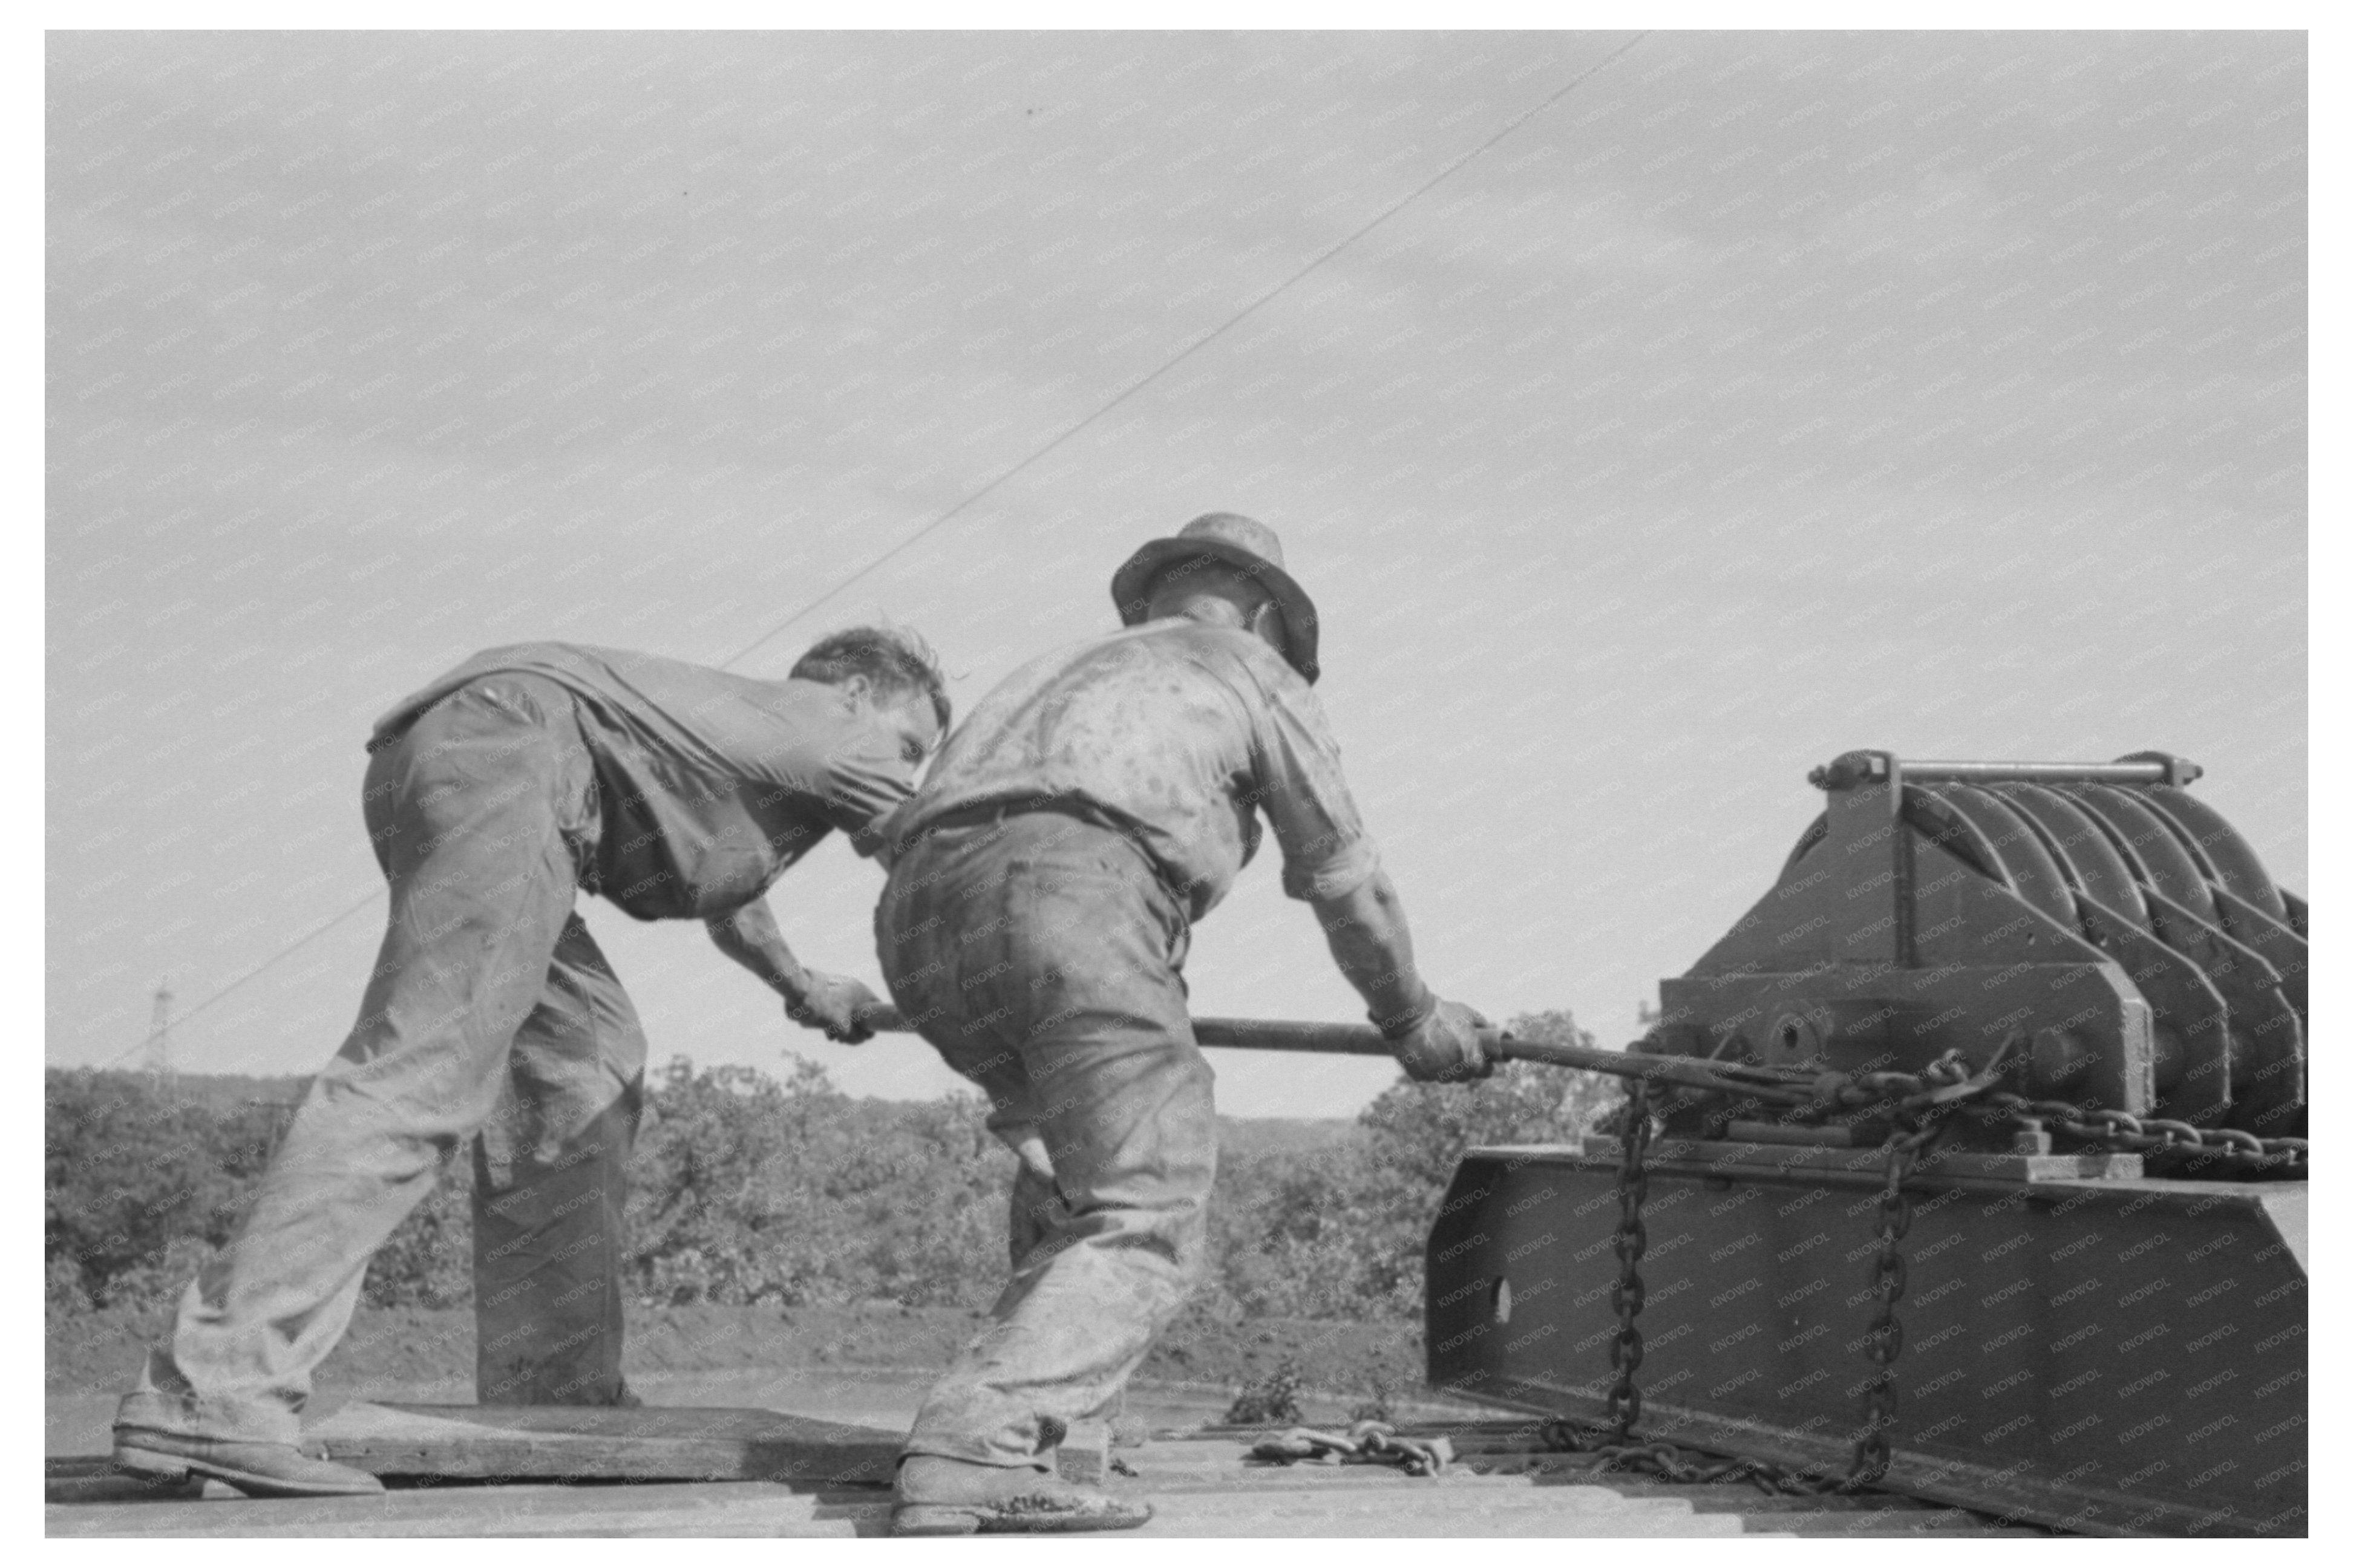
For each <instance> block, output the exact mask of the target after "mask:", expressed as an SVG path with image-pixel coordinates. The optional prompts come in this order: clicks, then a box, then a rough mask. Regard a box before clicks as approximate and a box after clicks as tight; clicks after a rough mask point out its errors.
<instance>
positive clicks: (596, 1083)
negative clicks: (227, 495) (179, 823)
mask: <svg viewBox="0 0 2353 1568" xmlns="http://www.w3.org/2000/svg"><path fill="white" fill-rule="evenodd" d="M364 812H365V816H366V820H367V826H368V833H369V836H370V837H371V839H372V840H373V842H374V844H375V852H376V858H377V860H378V862H379V863H380V864H381V865H382V867H383V868H384V872H385V878H386V879H387V880H388V882H389V883H390V889H391V910H390V918H389V920H388V922H387V926H386V929H385V937H384V944H383V947H382V949H381V951H380V953H379V955H378V957H377V960H376V965H375V972H374V973H373V974H372V975H371V976H370V978H369V982H368V986H367V992H366V995H365V998H364V1001H363V1002H362V1004H361V1008H360V1016H359V1021H358V1023H357V1024H356V1025H355V1026H353V1029H352V1032H351V1035H350V1037H348V1038H347V1039H345V1040H344V1042H343V1048H342V1050H341V1051H339V1052H338V1053H337V1054H336V1057H335V1059H334V1060H333V1061H332V1062H331V1063H329V1064H328V1066H327V1068H326V1069H325V1070H324V1071H322V1072H321V1073H320V1074H319V1076H318V1078H317V1079H315V1080H313V1082H312V1084H311V1089H310V1091H309V1093H308V1094H307V1095H306V1096H305V1097H304V1099H303V1100H302V1103H301V1107H300V1109H299V1110H297V1111H296V1113H295V1116H294V1120H293V1121H292V1123H291V1125H290V1126H289V1128H288V1129H287V1131H286V1134H285V1137H284V1138H283V1140H282V1141H281V1142H280V1144H279V1147H278V1150H277V1152H275V1154H273V1155H272V1157H271V1159H270V1162H269V1168H268V1169H267V1170H266V1171H265V1172H264V1173H263V1174H262V1177H261V1180H260V1183H259V1186H258V1187H257V1189H256V1191H255V1192H254V1194H253V1197H252V1200H251V1204H250V1206H249V1207H248V1210H247V1211H246V1214H245V1215H244V1217H243V1219H242V1220H241V1221H240V1223H239V1224H238V1226H237V1232H236V1235H235V1237H233V1239H232V1240H231V1241H230V1243H229V1245H228V1246H227V1247H226V1248H225V1249H223V1251H222V1252H221V1253H220V1254H219V1255H218V1256H217V1257H216V1258H213V1259H212V1260H211V1261H210V1262H209V1263H207V1264H206V1267H205V1268H204V1269H203V1270H202V1272H201V1273H200V1274H199V1275H198V1276H197V1278H196V1279H195V1283H194V1284H192V1285H190V1286H189V1287H188V1289H187V1292H186V1294H185V1296H183V1297H182V1299H181V1301H180V1307H179V1316H178V1319H177V1321H176V1322H175V1324H174V1329H173V1334H172V1341H171V1343H170V1344H169V1345H168V1346H164V1347H158V1348H156V1349H154V1350H153V1351H152V1352H150V1353H149V1355H148V1360H147V1367H146V1371H145V1373H144V1374H143V1375H142V1378H141V1380H140V1384H139V1386H138V1388H137V1390H136V1391H134V1392H133V1393H132V1394H131V1395H130V1396H128V1397H127V1398H126V1399H125V1400H124V1401H123V1406H122V1411H121V1415H118V1417H117V1420H118V1422H120V1423H123V1424H128V1425H133V1426H149V1427H153V1428H157V1429H160V1430H164V1431H170V1432H179V1433H185V1434H187V1435H191V1436H210V1437H221V1438H243V1439H248V1440H259V1441H267V1442H290V1441H292V1440H293V1439H294V1437H295V1435H296V1433H297V1430H298V1417H299V1415H300V1413H301V1409H302V1406H303V1404H304V1402H305V1401H306V1400H307V1398H308V1397H309V1394H310V1391H311V1374H312V1373H313V1372H314V1371H315V1370H316V1369H317V1367H318V1365H319V1363H321V1362H322V1361H324V1360H325V1359H326V1357H327V1354H328V1352H330V1351H332V1349H333V1348H334V1346H335V1342H337V1341H338V1340H339V1339H341V1338H342V1337H343V1331H344V1329H345V1328H346V1327H347V1326H348V1325H349V1323H350V1321H351V1315H352V1310H353V1307H354V1305H356V1303H357V1301H358V1299H359V1293H360V1286H361V1283H362V1280H363V1279H364V1276H365V1274H366V1270H367V1265H368V1259H369V1258H370V1257H371V1256H372V1255H373V1254H374V1253H375V1250H376V1248H377V1247H381V1246H382V1245H383V1244H384V1242H385V1238H386V1237H389V1236H390V1235H391V1234H392V1232H393V1230H394V1228H395V1227H396V1226H398V1225H399V1224H400V1222H401V1221H402V1219H404V1218H406V1216H407V1215H408V1213H409V1211H410V1210H411V1209H413V1208H415V1207H416V1206H417V1204H418V1203H419V1202H421V1201H422V1200H423V1199H424V1197H425V1196H426V1194H427V1193H429V1192H430V1191H431V1190H432V1187H433V1184H434V1183H435V1181H436V1180H438V1177H439V1175H440V1173H441V1171H442V1169H443V1167H444V1166H445V1165H446V1164H447V1163H448V1161H449V1160H450V1159H451V1158H452V1157H453V1156H454V1155H455V1153H456V1152H457V1150H458V1148H459V1144H461V1143H463V1142H466V1141H467V1140H469V1139H475V1146H474V1152H473V1153H474V1161H475V1189H474V1256H475V1280H474V1289H475V1303H476V1375H477V1385H478V1388H477V1392H478V1394H479V1396H480V1399H481V1400H482V1401H483V1402H484V1403H485V1404H510V1405H512V1404H543V1403H555V1404H603V1403H609V1402H611V1401H612V1400H614V1399H615V1398H617V1396H618V1394H619V1392H620V1350H621V1289H620V1264H621V1257H620V1246H621V1217H622V1210H623V1206H624V1204H625V1201H626V1195H627V1194H626V1188H625V1185H624V1175H623V1168H624V1165H625V1163H626V1162H627V1160H628V1153H629V1148H630V1144H631V1142H632V1140H633V1139H634V1137H635V1134H636V1131H637V1124H638V1112H639V1108H640V1106H641V1104H642V1101H643V1094H644V1065H645V1036H644V1034H643V1032H642V1031H641V1030H640V1029H639V1027H638V1020H637V1016H636V1014H635V1012H634V1011H633V1009H632V1008H631V1007H630V1005H629V999H628V994H626V993H625V992H623V991H622V989H621V985H620V982H619V981H618V980H617V979H616V978H615V976H614V974H613V972H612V969H611V967H610V966H609V965H608V964H607V963H606V962H605V958H604V955H603V954H602V953H601V952H598V951H597V948H596V942H595V941H594V940H593V939H592V938H591V937H590V935H589V933H588V928H587V927H586V925H584V924H582V923H581V921H580V919H579V917H578V916H577V915H576V914H575V913H574V912H573V898H574V893H575V889H576V886H577V882H578V864H579V863H578V861H577V859H576V858H575V856H576V855H577V854H579V853H583V852H585V850H584V847H585V846H590V845H593V844H594V842H595V836H596V828H597V824H596V786H595V775H594V772H593V768H592V764H591V762H590V759H589V757H588V755H587V753H586V750H585V748H584V746H583V744H582V742H581V738H580V731H579V726H578V723H577V721H576V718H575V710H574V708H573V703H572V699H571V697H570V695H569V694H568V693H567V692H565V689H563V688H562V687H561V686H558V685H556V684H555V683H554V682H553V681H549V680H545V679H541V678H538V677H535V676H527V675H498V676H485V677H483V678H482V679H480V680H477V681H475V682H473V683H472V684H470V685H469V686H466V687H464V688H462V689H459V691H457V692H455V693H453V694H452V695H451V696H449V697H448V698H447V699H445V700H442V701H441V702H439V703H438V704H436V705H435V706H434V707H432V708H430V709H428V710H427V711H426V712H425V713H424V714H423V715H422V716H421V717H419V718H418V719H417V721H416V723H415V724H414V725H413V726H411V728H410V729H409V730H408V731H407V732H406V734H405V735H403V736H402V737H401V738H400V739H399V740H397V741H396V742H393V743H392V744H391V745H389V746H386V747H385V748H384V749H382V750H380V751H378V752H376V754H375V757H374V758H373V759H372V760H371V762H370V763H369V766H368V771H367V783H366V789H365V795H364ZM478 1134H479V1137H477V1135H478Z"/></svg>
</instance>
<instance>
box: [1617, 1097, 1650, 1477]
mask: <svg viewBox="0 0 2353 1568" xmlns="http://www.w3.org/2000/svg"><path fill="white" fill-rule="evenodd" d="M1650 1144H1651V1095H1650V1085H1648V1084H1646V1083H1645V1082H1643V1081H1642V1080H1641V1079H1639V1078H1638V1079H1634V1080H1633V1081H1632V1082H1630V1083H1629V1084H1628V1085H1627V1086H1626V1114H1625V1118H1624V1120H1623V1121H1621V1123H1620V1129H1619V1135H1618V1145H1619V1155H1618V1234H1617V1236H1616V1237H1615V1238H1614V1246H1615V1248H1616V1250H1617V1253H1618V1282H1617V1283H1616V1284H1614V1285H1612V1286H1611V1287H1610V1288H1609V1305H1610V1308H1611V1310H1614V1311H1615V1312H1616V1313H1617V1314H1618V1333H1617V1335H1616V1337H1615V1338H1613V1339H1612V1340H1610V1342H1609V1366H1610V1370H1611V1371H1613V1372H1615V1373H1617V1374H1618V1377H1617V1381H1616V1382H1614V1383H1613V1384H1610V1387H1609V1427H1610V1430H1611V1431H1612V1432H1613V1433H1615V1434H1616V1435H1617V1440H1618V1441H1619V1442H1620V1443H1624V1442H1627V1441H1629V1440H1630V1438H1631V1436H1632V1435H1633V1430H1634V1424H1635V1423H1636V1422H1638V1421H1640V1420H1641V1418H1642V1392H1641V1389H1639V1388H1637V1387H1635V1386H1634V1373H1636V1372H1638V1371H1640V1370H1641V1365H1642V1331H1641V1329H1640V1328H1638V1327H1636V1326H1635V1323H1634V1320H1635V1318H1637V1317H1638V1316H1640V1315H1641V1310H1642V1268H1641V1264H1642V1254H1643V1252H1644V1251H1645V1250H1647V1249H1648V1247H1650V1237H1649V1236H1648V1235H1647V1234H1646V1233H1645V1232H1644V1231H1643V1229H1642V1200H1643V1199H1644V1198H1646V1197H1648V1196H1649V1195H1650V1191H1651V1174H1650V1172H1649V1170H1648V1169H1647V1168H1646V1167H1645V1166H1644V1165H1643V1163H1642V1155H1643V1152H1644V1151H1646V1150H1647V1149H1649V1147H1650Z"/></svg>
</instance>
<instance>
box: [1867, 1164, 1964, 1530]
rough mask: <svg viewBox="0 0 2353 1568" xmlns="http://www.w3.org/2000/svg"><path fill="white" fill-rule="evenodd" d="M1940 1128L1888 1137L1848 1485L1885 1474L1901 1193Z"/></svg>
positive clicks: (1907, 1215)
mask: <svg viewBox="0 0 2353 1568" xmlns="http://www.w3.org/2000/svg"><path fill="white" fill-rule="evenodd" d="M1939 1131H1942V1126H1941V1124H1936V1125H1931V1126H1928V1127H1925V1128H1921V1129H1919V1130H1917V1131H1911V1132H1905V1133H1901V1134H1899V1135H1897V1136H1896V1137H1894V1138H1893V1139H1891V1140H1889V1141H1888V1144H1887V1166H1886V1180H1885V1182H1884V1183H1883V1184H1882V1186H1881V1187H1880V1189H1879V1253H1878V1256H1877V1257H1876V1258H1873V1260H1872V1265H1871V1294H1872V1300H1873V1303H1874V1305H1873V1308H1872V1314H1871V1326H1870V1327H1869V1328H1867V1329H1865V1330H1864V1331H1863V1334H1862V1353H1863V1357H1864V1359H1865V1360H1867V1361H1869V1362H1870V1363H1871V1364H1872V1373H1871V1381H1870V1382H1869V1383H1868V1384H1865V1385H1864V1386H1863V1391H1862V1412H1863V1415H1862V1434H1861V1435H1860V1436H1857V1437H1856V1438H1855V1440H1854V1458H1853V1460H1852V1463H1850V1464H1849V1465H1848V1467H1847V1477H1846V1479H1847V1482H1848V1484H1849V1485H1851V1486H1857V1487H1867V1486H1874V1485H1876V1484H1877V1483H1878V1482H1879V1480H1880V1479H1881V1478H1883V1477H1884V1476H1885V1475H1886V1474H1887V1462H1888V1459H1889V1458H1890V1457H1891V1456H1890V1452H1889V1449H1888V1443H1887V1434H1888V1433H1889V1432H1890V1431H1891V1430H1893V1429H1894V1426H1895V1358H1896V1357H1897V1356H1900V1355H1902V1354H1903V1353H1904V1324H1903V1323H1902V1321H1899V1320H1898V1319H1897V1318H1896V1316H1895V1303H1896V1302H1898V1301H1900V1300H1903V1299H1904V1284H1905V1268H1904V1237H1905V1232H1907V1231H1909V1230H1910V1229H1911V1228H1912V1200H1911V1198H1909V1197H1908V1196H1906V1195H1905V1191H1904V1180H1905V1177H1906V1176H1909V1175H1910V1174H1911V1173H1912V1168H1913V1167H1914V1166H1915V1165H1916V1164H1918V1163H1919V1162H1920V1154H1921V1152H1922V1151H1923V1150H1925V1149H1926V1148H1927V1146H1928V1145H1929V1144H1931V1143H1933V1142H1936V1135H1937V1133H1938V1132H1939Z"/></svg>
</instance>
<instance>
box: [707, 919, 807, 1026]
mask: <svg viewBox="0 0 2353 1568" xmlns="http://www.w3.org/2000/svg"><path fill="white" fill-rule="evenodd" d="M703 924H704V927H705V929H707V930H708V931H710V932H711V940H712V942H714V943H716V944H717V945H718V948H719V951H720V952H723V953H725V954H726V955H727V956H728V957H730V958H732V959H733V960H734V961H735V962H736V963H740V964H742V965H743V966H744V968H746V969H748V970H750V971H751V972H752V973H754V974H756V975H758V976H759V977H760V978H761V979H762V980H763V981H765V982H766V984H767V985H768V988H769V989H770V990H772V991H774V992H776V994H777V995H779V996H782V997H783V998H784V999H785V1000H786V1001H787V1002H798V1001H799V1000H800V999H801V998H802V997H803V996H804V995H806V994H807V992H808V971H807V969H805V968H804V967H802V965H801V961H800V960H799V959H797V958H795V957H794V956H793V950H792V949H791V948H789V947H787V946H786V945H785V934H784V932H782V931H778V930H777V929H776V916H774V915H772V914H770V913H769V912H768V906H767V903H766V901H765V900H761V899H754V900H752V901H751V902H750V903H748V904H745V905H744V907H743V908H742V909H740V910H735V911H734V912H733V914H725V915H721V916H719V917H718V918H716V919H714V920H710V921H704V922H703Z"/></svg>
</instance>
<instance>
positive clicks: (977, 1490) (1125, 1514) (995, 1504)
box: [891, 1454, 1152, 1535]
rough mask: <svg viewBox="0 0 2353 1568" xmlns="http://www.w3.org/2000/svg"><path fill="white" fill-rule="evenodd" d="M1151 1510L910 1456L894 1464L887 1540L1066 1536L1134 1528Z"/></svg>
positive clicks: (1040, 1475) (1102, 1494) (1049, 1480)
mask: <svg viewBox="0 0 2353 1568" xmlns="http://www.w3.org/2000/svg"><path fill="white" fill-rule="evenodd" d="M1151 1517H1152V1505H1151V1504H1149V1503H1145V1502H1134V1501H1130V1500H1128V1499H1126V1498H1117V1497H1113V1496H1112V1495H1111V1494H1110V1493H1109V1492H1106V1491H1103V1490H1100V1489H1096V1488H1094V1487H1086V1486H1077V1485H1073V1484H1072V1483H1071V1482H1069V1481H1063V1480H1058V1479H1055V1478H1053V1477H1052V1476H1050V1475H1048V1474H1046V1473H1045V1472H1044V1471H1042V1470H1034V1469H1030V1468H1027V1467H1026V1466H1025V1467H1019V1468H1014V1467H1008V1466H1003V1465H976V1464H973V1463H971V1462H969V1461H967V1460H964V1459H947V1458H940V1457H939V1456H937V1455H934V1454H913V1455H910V1456H908V1457H907V1458H905V1459H903V1460H902V1461H901V1462H900V1465H899V1497H898V1502H897V1504H896V1506H894V1507H893V1508H892V1510H891V1533H892V1534H893V1535H974V1534H980V1535H1010V1534H1037V1533H1046V1532H1051V1531H1074V1530H1134V1529H1135V1528H1136V1527H1137V1526H1138V1525H1140V1524H1142V1523H1144V1522H1145V1521H1146V1520H1148V1519H1150V1518H1151Z"/></svg>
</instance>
